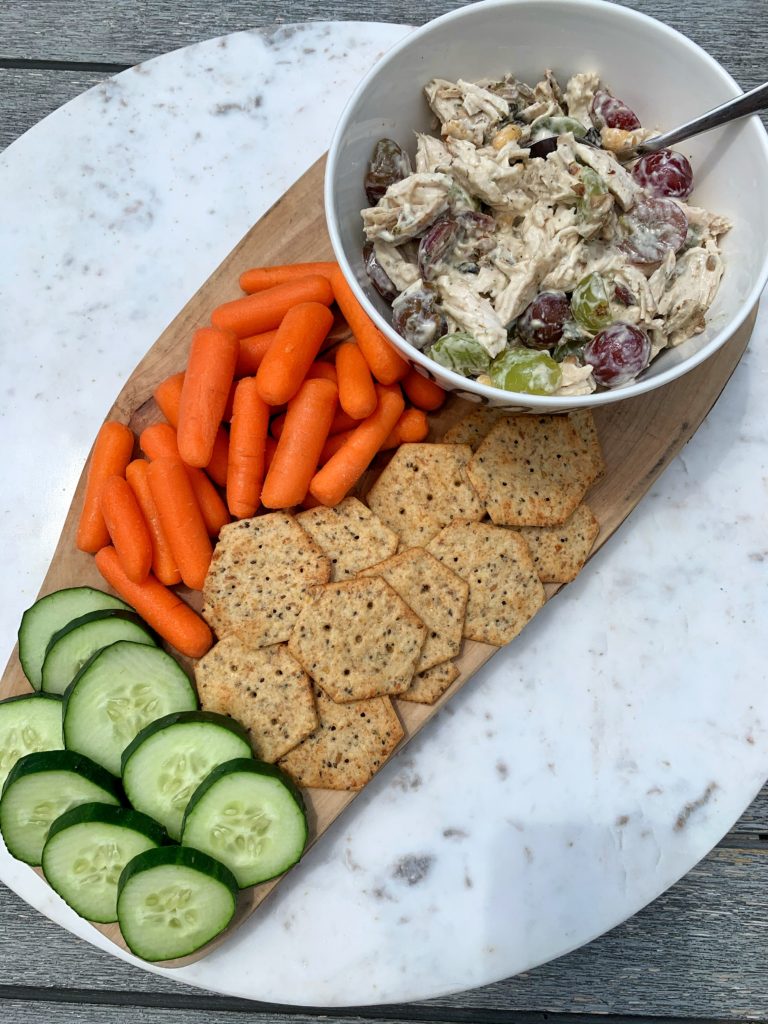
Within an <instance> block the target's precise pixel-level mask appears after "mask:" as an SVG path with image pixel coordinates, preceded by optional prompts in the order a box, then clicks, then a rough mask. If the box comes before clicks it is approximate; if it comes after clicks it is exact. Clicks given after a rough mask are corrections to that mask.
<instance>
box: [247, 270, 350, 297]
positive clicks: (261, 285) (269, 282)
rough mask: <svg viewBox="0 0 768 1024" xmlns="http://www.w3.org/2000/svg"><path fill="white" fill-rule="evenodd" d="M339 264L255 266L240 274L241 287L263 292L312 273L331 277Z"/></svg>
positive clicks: (250, 290)
mask: <svg viewBox="0 0 768 1024" xmlns="http://www.w3.org/2000/svg"><path fill="white" fill-rule="evenodd" d="M337 266H338V263H330V262H325V263H322V262H321V263H287V264H282V265H280V266H276V267H254V268H253V269H252V270H246V271H244V272H243V273H242V274H241V275H240V287H241V288H242V289H243V291H244V292H248V293H249V294H250V293H253V292H263V291H265V289H267V288H274V287H275V285H277V284H285V283H286V281H296V280H297V279H298V278H301V277H308V276H309V275H310V274H320V275H321V276H322V277H330V275H331V271H332V270H333V269H334V268H335V267H337Z"/></svg>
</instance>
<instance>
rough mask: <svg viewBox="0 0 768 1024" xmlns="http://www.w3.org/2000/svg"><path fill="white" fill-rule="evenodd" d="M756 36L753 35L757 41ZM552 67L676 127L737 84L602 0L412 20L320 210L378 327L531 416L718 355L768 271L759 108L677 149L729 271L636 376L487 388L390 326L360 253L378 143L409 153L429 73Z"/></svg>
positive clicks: (412, 357) (451, 75)
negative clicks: (719, 222) (528, 391)
mask: <svg viewBox="0 0 768 1024" xmlns="http://www.w3.org/2000/svg"><path fill="white" fill-rule="evenodd" d="M756 45H757V44H756ZM544 68H552V69H553V70H554V72H555V74H556V75H557V76H558V78H559V79H560V81H564V80H566V79H567V78H568V77H569V76H570V75H571V74H573V73H574V72H577V71H586V70H595V71H597V72H598V73H599V74H600V76H601V78H602V79H603V80H604V81H605V82H606V84H607V85H608V86H609V88H610V89H611V91H612V92H614V93H615V95H617V96H620V97H621V98H622V99H623V100H624V101H625V102H626V103H628V104H629V106H630V107H632V109H633V110H635V111H636V112H637V114H638V116H639V117H640V120H641V122H642V123H643V124H645V125H650V126H653V127H659V128H671V127H674V126H675V125H677V124H680V123H682V122H683V121H686V120H688V119H689V118H691V117H692V116H694V115H696V114H699V113H701V112H702V111H705V110H708V109H709V108H711V107H714V106H717V105H718V104H719V103H722V102H723V101H724V100H726V99H728V98H730V97H732V96H736V95H738V94H739V93H740V92H741V90H740V89H739V87H738V86H737V85H736V83H735V82H734V80H733V79H732V78H731V77H730V75H729V74H728V73H727V72H726V71H724V70H723V68H722V67H720V65H719V64H718V63H717V61H715V60H714V59H713V58H712V57H710V56H709V54H707V53H705V52H704V50H702V49H701V48H700V47H698V46H697V45H696V44H695V43H692V42H691V41H690V40H689V39H687V38H686V37H685V36H683V35H681V34H680V33H679V32H676V31H675V30H674V29H671V28H669V27H668V26H666V25H664V24H662V23H661V22H659V21H656V20H655V19H653V18H649V17H647V16H646V15H643V14H638V13H637V12H635V11H631V10H628V9H627V8H625V7H620V6H618V5H616V4H612V3H604V2H602V0H486V2H484V3H475V4H470V5H469V6H466V7H462V8H460V9H459V10H456V11H452V12H451V13H450V14H447V15H444V16H443V17H441V18H438V19H436V20H435V21H432V22H430V23H429V24H427V25H425V26H423V27H422V28H420V29H417V30H416V31H415V32H413V33H412V34H411V35H409V36H407V37H406V38H405V40H403V42H401V43H399V44H398V45H396V46H395V47H393V49H391V50H390V51H389V52H388V53H386V54H385V56H384V57H383V58H382V59H381V60H380V61H379V63H378V64H376V65H375V67H374V68H373V69H372V70H371V71H370V72H369V74H368V75H367V76H366V77H365V78H364V79H363V81H362V82H361V83H360V85H359V86H358V87H357V89H356V91H355V93H354V94H353V96H352V98H351V99H350V101H349V103H348V105H347V107H346V109H345V110H344V113H343V115H342V117H341V120H340V122H339V124H338V127H337V129H336V133H335V135H334V138H333V141H332V143H331V148H330V152H329V156H328V166H327V171H326V178H325V208H326V217H327V220H328V228H329V231H330V236H331V242H332V244H333V248H334V251H335V254H336V257H337V259H338V261H339V263H340V264H341V267H342V269H343V271H344V273H345V275H346V276H347V278H348V280H349V281H350V282H351V284H352V287H353V289H354V291H355V294H356V295H357V297H358V299H359V300H360V302H361V303H362V305H363V307H364V308H365V309H366V310H367V312H368V313H369V314H370V316H371V317H372V318H373V320H374V321H375V323H376V324H377V326H378V327H379V328H380V329H381V330H382V331H383V332H384V334H385V335H386V336H387V337H388V338H389V339H390V340H391V341H392V343H393V344H394V345H395V346H396V347H397V348H398V349H399V350H400V352H402V353H403V355H404V356H405V357H406V358H407V359H408V360H409V362H410V363H411V364H412V365H413V366H416V367H417V368H418V369H419V370H420V371H421V372H422V373H426V374H427V375H428V376H431V377H433V378H434V379H436V380H438V381H439V383H440V384H441V385H442V386H443V387H445V388H448V389H450V390H453V391H458V392H460V393H461V394H462V395H463V396H464V397H466V398H469V399H472V400H474V401H478V402H487V403H490V404H492V405H497V406H504V407H508V408H514V409H518V410H526V411H532V412H541V411H547V410H549V411H556V412H564V411H566V410H567V409H573V408H577V407H585V406H596V405H602V404H605V403H608V402H615V401H618V400H620V399H624V398H631V397H633V396H635V395H639V394H642V393H643V392H645V391H650V390H651V389H653V388H657V387H660V386H661V385H662V384H666V383H667V382H668V381H671V380H674V379H675V378H677V377H680V376H682V375H683V374H684V373H687V372H688V370H691V369H693V367H694V366H698V364H699V363H701V362H702V361H703V360H704V359H706V358H707V356H709V355H711V354H712V353H713V352H715V351H716V350H717V349H718V348H720V346H721V345H723V344H724V343H725V342H726V341H727V340H728V338H729V337H730V336H731V335H732V334H733V332H734V331H735V330H736V328H737V327H739V325H740V324H741V323H742V322H743V321H744V319H745V318H746V316H747V315H748V313H749V312H750V310H751V309H752V307H753V306H754V305H755V303H756V302H757V300H758V298H759V296H760V293H761V291H762V290H763V287H764V285H765V283H766V280H768V243H766V239H768V138H767V137H766V133H765V129H764V128H763V126H762V124H761V123H760V121H759V120H758V118H757V117H752V118H749V119H747V120H742V121H739V122H736V123H734V124H732V125H729V126H728V127H726V128H721V129H718V130H716V131H714V132H710V133H709V134H707V135H702V136H700V137H699V138H696V139H691V140H690V141H689V142H687V143H683V144H681V145H680V146H678V147H677V148H678V149H679V150H681V151H682V152H684V153H685V154H686V155H687V156H688V157H689V159H690V160H691V163H692V164H693V169H694V175H695V183H696V187H695V191H694V194H693V198H692V200H691V201H692V202H693V203H694V204H697V205H700V206H704V207H706V208H707V209H709V210H712V211H714V212H717V213H722V214H725V215H726V216H727V217H729V218H730V219H731V220H732V221H733V225H734V226H733V229H732V230H731V231H730V232H729V233H728V234H727V235H726V236H725V238H724V239H723V253H724V259H725V263H726V271H725V275H724V277H723V281H722V284H721V285H720V289H719V291H718V294H717V297H716V299H715V302H714V303H713V305H712V306H711V308H710V310H709V313H708V317H707V320H708V323H707V327H706V330H705V331H704V332H703V333H702V334H699V335H696V336H695V337H694V338H691V339H690V340H689V341H687V342H685V343H683V344H682V345H680V346H678V347H677V348H675V349H671V350H668V351H665V352H663V353H662V354H661V355H660V356H659V358H657V359H656V360H654V362H653V363H652V364H651V366H650V367H649V369H648V370H647V371H646V372H645V373H644V374H643V375H642V378H641V379H640V380H638V381H635V382H634V383H632V384H629V385H626V386H624V387H622V388H619V389H617V390H615V391H605V392H600V393H596V394H593V395H589V396H584V397H580V398H552V397H548V396H536V395H519V394H515V393H511V392H506V391H502V390H500V389H499V388H493V387H487V386H485V385H482V384H477V383H476V382H474V381H471V380H468V379H467V378H465V377H462V376H461V375H459V374H457V373H454V372H453V371H451V370H446V369H444V368H443V367H441V366H438V365H437V364H436V363H434V362H433V361H432V360H430V359H428V358H427V357H426V356H424V355H423V354H422V353H421V352H420V351H419V350H418V349H416V348H414V347H413V346H412V345H410V344H408V342H406V341H405V340H404V339H403V338H402V337H401V336H400V335H399V334H398V333H397V332H396V331H394V330H393V328H392V326H391V324H390V317H389V312H390V311H389V307H388V306H387V304H386V303H385V302H384V301H383V300H382V299H381V298H380V296H379V295H378V294H377V293H376V291H375V290H374V289H373V288H372V287H371V285H370V282H369V281H368V278H367V276H366V274H365V271H364V269H363V262H362V256H361V250H362V244H363V233H362V222H361V218H360V210H361V209H363V207H365V206H367V205H368V202H367V200H366V197H365V192H364V189H363V175H364V173H365V168H366V164H367V162H368V160H369V158H370V155H371V151H372V149H373V145H374V143H375V142H376V140H377V139H379V138H382V137H383V136H387V137H390V138H393V139H395V140H396V141H397V142H398V143H399V144H400V145H401V146H403V147H404V148H406V149H407V150H408V152H409V153H411V154H413V152H414V149H415V143H414V136H413V132H414V130H419V131H426V130H429V129H430V124H431V121H432V115H431V112H430V110H429V108H428V107H427V104H426V101H425V100H424V97H423V91H422V90H423V86H424V84H425V83H426V82H427V81H429V79H430V78H433V77H441V78H448V79H451V80H454V81H455V80H456V79H457V78H465V79H470V80H472V79H476V78H482V77H488V76H491V75H501V74H502V73H504V72H512V73H513V74H514V75H515V76H516V77H517V78H520V79H522V80H523V81H524V82H529V83H534V82H537V81H538V80H539V79H540V78H541V75H542V72H543V70H544Z"/></svg>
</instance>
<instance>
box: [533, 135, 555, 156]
mask: <svg viewBox="0 0 768 1024" xmlns="http://www.w3.org/2000/svg"><path fill="white" fill-rule="evenodd" d="M556 149H557V136H556V135H552V136H550V138H548V139H539V141H538V142H534V144H533V145H532V146H531V147H530V149H529V150H528V156H529V157H530V158H531V160H535V159H536V158H537V157H539V158H541V159H542V160H546V159H547V157H548V156H549V154H550V153H554V152H555V150H556Z"/></svg>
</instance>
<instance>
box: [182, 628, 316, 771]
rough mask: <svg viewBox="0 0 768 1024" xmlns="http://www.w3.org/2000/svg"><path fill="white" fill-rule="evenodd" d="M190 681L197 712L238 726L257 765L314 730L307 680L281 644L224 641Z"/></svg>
mask: <svg viewBox="0 0 768 1024" xmlns="http://www.w3.org/2000/svg"><path fill="white" fill-rule="evenodd" d="M195 681H196V683H197V692H198V695H199V697H200V704H201V706H202V708H203V710H204V711H215V712H217V713H218V714H221V715H230V716H231V717H232V718H234V719H235V721H237V722H239V723H240V724H241V725H242V726H244V727H245V729H246V730H247V731H248V738H249V739H250V741H251V746H252V747H253V752H254V753H255V754H256V756H257V757H259V758H261V759H262V760H263V761H269V762H270V763H273V762H274V761H277V759H278V758H279V757H282V756H283V754H287V753H288V751H289V750H291V749H292V748H293V747H295V746H296V744H297V743H301V741H302V740H303V739H306V737H307V736H309V734H310V733H311V732H313V731H314V730H315V729H316V728H317V724H318V718H317V712H316V711H315V698H314V696H313V694H312V684H311V683H310V680H309V676H308V675H307V674H306V672H304V670H303V669H302V667H301V665H299V663H298V662H297V661H294V659H293V658H292V657H291V655H290V654H289V653H288V649H287V647H286V646H285V644H275V645H273V646H272V647H262V648H251V647H248V646H246V644H244V643H243V641H242V640H241V639H240V637H238V636H234V635H233V636H228V637H225V638H224V639H223V640H220V641H219V642H218V643H217V644H216V645H215V646H214V647H212V648H211V650H210V651H209V652H208V653H207V654H206V655H205V656H204V657H203V658H201V659H200V660H199V661H198V662H197V664H196V665H195Z"/></svg>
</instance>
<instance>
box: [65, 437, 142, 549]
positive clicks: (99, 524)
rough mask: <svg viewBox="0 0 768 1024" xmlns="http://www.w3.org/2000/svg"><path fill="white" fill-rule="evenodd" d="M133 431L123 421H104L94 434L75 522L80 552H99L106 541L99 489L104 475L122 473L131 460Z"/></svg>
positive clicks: (107, 533)
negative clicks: (80, 504)
mask: <svg viewBox="0 0 768 1024" xmlns="http://www.w3.org/2000/svg"><path fill="white" fill-rule="evenodd" d="M132 452H133V431H132V430H130V428H128V427H126V426H125V425H124V424H123V423H117V422H115V421H110V422H108V423H104V424H103V425H102V427H101V429H100V430H99V433H98V434H97V435H96V441H95V443H94V445H93V451H92V452H91V461H90V463H89V465H88V475H87V477H86V483H85V497H84V498H83V510H82V512H81V513H80V521H79V522H78V524H77V539H76V544H77V546H78V548H79V549H80V550H81V551H90V552H91V553H93V552H94V551H98V550H99V548H103V547H104V546H105V545H106V544H109V531H108V530H107V526H106V523H105V522H104V516H103V515H102V513H101V489H102V487H103V485H104V481H105V480H106V479H107V477H109V476H112V475H113V474H115V473H116V474H117V475H118V476H122V474H123V473H124V472H125V467H126V466H127V465H128V463H129V462H130V461H131V453H132Z"/></svg>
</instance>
